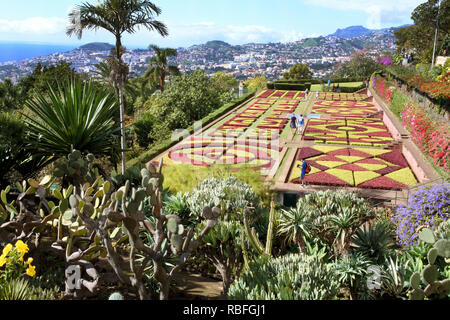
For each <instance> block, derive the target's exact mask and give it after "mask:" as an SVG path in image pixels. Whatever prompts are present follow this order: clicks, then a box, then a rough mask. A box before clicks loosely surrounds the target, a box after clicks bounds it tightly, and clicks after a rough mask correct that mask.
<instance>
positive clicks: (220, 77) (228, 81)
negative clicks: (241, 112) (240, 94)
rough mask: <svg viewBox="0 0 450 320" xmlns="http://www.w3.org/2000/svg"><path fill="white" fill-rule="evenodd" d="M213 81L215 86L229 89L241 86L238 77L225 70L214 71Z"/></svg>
mask: <svg viewBox="0 0 450 320" xmlns="http://www.w3.org/2000/svg"><path fill="white" fill-rule="evenodd" d="M211 81H212V83H213V84H214V85H215V86H217V87H220V88H222V89H225V90H227V91H232V90H234V89H236V88H237V87H238V86H239V83H238V81H237V79H236V78H235V77H234V76H232V75H231V74H226V73H225V72H224V71H218V72H216V73H214V74H213V75H212V77H211Z"/></svg>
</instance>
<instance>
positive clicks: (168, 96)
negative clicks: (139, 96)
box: [144, 69, 231, 138]
mask: <svg viewBox="0 0 450 320" xmlns="http://www.w3.org/2000/svg"><path fill="white" fill-rule="evenodd" d="M230 101H231V94H230V93H229V92H227V91H225V90H224V89H221V88H218V87H216V86H214V85H213V84H212V82H211V80H210V79H209V78H208V75H207V74H206V73H205V72H204V71H202V70H200V69H198V70H196V71H195V72H193V73H191V74H183V75H182V76H180V77H177V78H175V79H174V81H173V82H172V84H170V85H169V86H168V87H167V88H166V90H164V92H162V93H161V94H158V95H155V96H153V97H151V98H150V99H149V100H147V102H146V103H145V104H144V108H146V109H148V110H149V111H150V112H151V113H152V114H153V115H154V116H155V117H156V119H157V120H158V121H157V122H158V124H157V125H156V126H155V127H154V131H153V134H154V136H155V137H160V138H161V137H166V136H167V135H168V134H171V133H172V130H175V129H180V128H187V127H188V126H189V125H191V124H192V123H193V122H194V121H197V120H200V119H202V118H203V117H205V116H206V115H208V114H209V113H210V112H211V111H213V110H215V109H217V108H219V107H221V106H222V105H223V104H225V103H228V102H230ZM146 105H149V106H148V107H146Z"/></svg>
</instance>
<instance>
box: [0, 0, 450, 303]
mask: <svg viewBox="0 0 450 320" xmlns="http://www.w3.org/2000/svg"><path fill="white" fill-rule="evenodd" d="M430 1H431V2H433V1H432V0H430ZM430 1H429V2H430ZM444 3H446V5H443V7H444V8H447V9H446V10H450V7H449V5H448V1H444ZM415 12H417V14H418V12H420V10H419V9H416V11H415ZM446 12H447V15H445V13H444V14H443V16H444V17H447V20H448V17H449V16H450V15H449V14H448V13H449V12H448V11H446ZM160 13H161V10H160V9H159V8H158V7H157V6H156V5H155V4H153V3H150V2H149V1H141V0H133V1H126V0H106V1H100V2H98V4H96V5H93V4H89V3H85V4H81V5H80V6H79V7H77V9H74V11H72V12H71V13H70V14H69V19H70V20H71V21H72V23H71V24H70V26H69V27H68V29H67V34H68V36H77V37H82V36H83V31H86V30H96V29H105V30H107V31H108V32H110V33H111V34H113V35H114V37H115V39H116V43H115V45H116V47H115V48H114V49H113V50H112V51H111V54H110V56H109V58H108V59H107V60H105V61H102V62H100V63H99V64H98V65H97V69H98V71H97V73H96V76H95V77H89V76H88V75H87V74H84V73H77V72H75V70H74V69H72V68H71V66H70V64H67V63H65V62H59V63H57V64H56V65H52V66H42V65H38V66H37V67H36V68H35V70H34V72H33V74H32V75H30V76H28V77H25V78H22V79H20V81H19V82H18V83H16V84H13V83H12V82H11V81H9V80H6V81H4V82H0V190H1V193H0V196H1V197H0V254H1V255H0V300H66V299H75V300H108V299H109V300H178V299H181V300H187V299H203V300H207V299H219V300H388V299H389V300H392V299H396V300H448V299H449V298H450V220H449V217H450V182H449V178H450V169H449V163H450V162H449V161H450V128H449V120H450V116H449V115H450V76H449V75H450V59H447V62H445V63H444V64H443V65H440V66H433V67H430V63H431V54H430V52H429V51H430V50H429V49H430V47H432V44H430V43H427V44H424V43H423V42H421V43H420V46H419V45H417V46H414V38H413V37H414V36H415V33H414V32H415V31H416V29H417V28H422V27H423V28H425V26H426V27H428V25H427V24H426V23H427V21H423V20H421V19H419V18H420V16H418V15H417V14H416V16H415V19H413V20H414V21H415V24H414V25H412V26H408V27H405V28H409V29H408V30H402V29H400V31H398V33H397V34H396V36H397V37H398V48H397V51H395V52H394V51H393V52H386V53H385V54H383V55H382V56H380V57H377V59H372V58H370V57H369V56H367V55H365V53H364V52H359V53H355V54H354V55H353V56H352V59H351V60H350V61H349V62H345V63H343V64H342V65H340V67H339V68H338V69H337V70H336V73H335V75H333V76H332V77H331V79H330V82H328V79H315V78H312V77H311V75H310V73H309V72H304V73H303V74H301V73H297V71H298V70H300V69H301V70H303V68H299V69H298V70H297V69H296V68H294V67H293V68H292V69H291V71H292V72H289V73H287V74H286V75H285V78H284V79H280V80H278V81H272V82H271V81H266V78H265V76H264V75H261V76H260V77H256V78H253V79H250V80H247V81H245V82H244V83H243V86H244V87H245V89H246V90H245V92H246V93H245V94H243V93H242V92H241V94H238V93H237V92H238V91H239V90H237V88H238V87H239V82H238V81H237V80H236V79H235V78H234V77H233V76H231V75H227V74H226V73H225V72H223V71H222V72H217V73H215V74H214V75H213V76H208V74H207V73H206V72H205V71H203V70H200V69H197V70H196V71H193V72H192V73H185V74H181V73H180V71H179V70H178V68H177V67H176V66H175V65H172V64H171V57H174V56H176V55H177V50H175V49H170V48H159V47H157V46H154V45H151V46H150V48H151V49H152V50H153V51H154V56H153V57H152V58H150V59H149V60H148V69H147V71H146V72H145V73H144V74H143V75H142V76H140V77H131V76H130V74H129V70H128V65H127V64H126V63H124V62H123V58H122V57H123V54H124V52H125V47H124V46H123V45H122V40H123V39H122V34H123V33H134V32H135V31H136V30H137V29H138V28H139V27H140V28H144V29H148V30H149V32H154V33H157V34H159V35H161V36H163V37H165V36H169V33H168V30H167V28H166V26H165V24H164V23H163V22H161V21H159V20H157V17H158V16H159V15H160ZM449 25H450V24H445V23H444V22H443V26H442V27H441V28H440V31H439V37H438V40H439V41H438V48H437V51H438V52H440V55H442V56H445V55H447V56H448V55H449V54H448V52H449V50H450V47H449V46H450V42H449V39H450V36H449V34H448V31H449V30H448V26H449ZM423 28H422V30H425V29H423ZM432 30H433V33H434V29H432ZM408 37H409V38H408ZM408 39H409V40H408ZM407 40H408V41H407ZM402 50H415V51H414V52H415V53H416V57H417V58H416V61H415V62H414V63H410V64H408V65H403V64H402V52H403V51H402ZM304 67H306V70H307V69H308V68H307V66H304ZM302 72H303V71H302ZM362 72H363V73H362ZM366 80H367V82H366ZM330 83H331V84H332V85H333V86H331V85H330ZM345 83H347V84H351V85H349V86H345V85H341V87H340V89H335V90H334V91H333V89H332V88H334V84H345ZM293 114H299V115H300V114H301V115H302V116H303V117H304V118H305V120H306V122H305V126H304V129H303V131H301V132H297V131H293V130H292V127H290V122H291V121H290V115H293ZM303 160H306V161H307V163H308V164H309V166H310V168H311V170H310V172H309V173H308V174H306V176H305V179H304V182H305V183H306V184H307V187H305V188H301V187H300V180H301V178H300V176H301V169H300V168H301V166H300V168H299V167H298V165H301V163H302V161H303ZM192 277H194V278H195V279H197V280H196V281H194V282H193V285H194V286H195V285H198V286H200V284H199V283H200V282H202V283H203V284H204V283H205V282H206V283H209V284H210V286H211V288H205V287H204V286H202V287H201V288H200V289H198V290H194V291H192V290H188V289H186V287H185V286H184V284H185V283H186V281H188V279H191V278H192ZM199 279H200V280H199ZM191 286H192V283H191Z"/></svg>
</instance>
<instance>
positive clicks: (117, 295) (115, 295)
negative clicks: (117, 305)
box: [108, 292, 124, 300]
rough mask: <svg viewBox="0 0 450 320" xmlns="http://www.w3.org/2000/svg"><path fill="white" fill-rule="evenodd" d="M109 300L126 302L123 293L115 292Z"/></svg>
mask: <svg viewBox="0 0 450 320" xmlns="http://www.w3.org/2000/svg"><path fill="white" fill-rule="evenodd" d="M108 300H124V298H123V296H122V294H121V293H119V292H114V293H112V294H111V295H110V296H109V298H108Z"/></svg>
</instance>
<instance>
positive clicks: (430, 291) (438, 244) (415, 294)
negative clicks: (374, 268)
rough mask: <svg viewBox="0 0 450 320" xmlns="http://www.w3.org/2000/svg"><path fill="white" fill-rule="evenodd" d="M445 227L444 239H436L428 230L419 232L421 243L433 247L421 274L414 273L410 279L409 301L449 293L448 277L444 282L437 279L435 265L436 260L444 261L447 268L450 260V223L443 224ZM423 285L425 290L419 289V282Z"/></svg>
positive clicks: (437, 273) (437, 274)
mask: <svg viewBox="0 0 450 320" xmlns="http://www.w3.org/2000/svg"><path fill="white" fill-rule="evenodd" d="M443 225H446V230H445V231H446V234H445V237H444V238H441V239H436V236H435V234H434V233H433V232H432V231H431V230H430V229H427V228H425V229H422V230H421V231H420V232H419V238H420V240H421V241H423V242H426V243H429V244H431V245H433V247H432V248H431V249H430V250H429V251H428V254H427V260H428V264H427V265H426V266H425V267H424V269H423V271H422V274H419V273H418V272H415V273H414V274H413V275H412V276H411V278H410V286H411V288H412V289H413V290H412V291H411V292H410V299H411V300H423V299H424V298H425V297H432V296H433V295H440V296H441V297H442V296H448V295H449V293H450V277H447V279H445V280H438V279H439V270H438V267H437V265H435V263H436V262H437V261H438V260H441V261H442V260H444V259H445V262H446V265H447V266H448V262H447V261H448V259H449V258H450V239H449V236H450V233H449V230H450V228H449V227H450V222H449V221H447V222H445V223H443ZM421 280H422V282H423V283H424V284H425V286H426V287H425V289H422V288H420V282H421Z"/></svg>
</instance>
